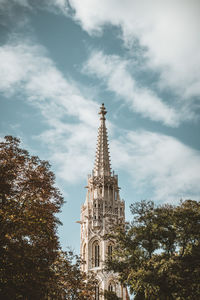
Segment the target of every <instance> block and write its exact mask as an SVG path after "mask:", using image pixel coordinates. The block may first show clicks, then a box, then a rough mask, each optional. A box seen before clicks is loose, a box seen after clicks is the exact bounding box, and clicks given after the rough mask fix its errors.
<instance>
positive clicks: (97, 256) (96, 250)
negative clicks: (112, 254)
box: [93, 241, 100, 267]
mask: <svg viewBox="0 0 200 300" xmlns="http://www.w3.org/2000/svg"><path fill="white" fill-rule="evenodd" d="M99 262H100V253H99V243H98V242H97V241H95V242H94V243H93V265H94V267H99Z"/></svg>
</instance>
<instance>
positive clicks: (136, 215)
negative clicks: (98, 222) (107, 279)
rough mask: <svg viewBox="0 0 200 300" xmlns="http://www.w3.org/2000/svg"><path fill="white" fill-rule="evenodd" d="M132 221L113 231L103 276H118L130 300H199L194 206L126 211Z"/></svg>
mask: <svg viewBox="0 0 200 300" xmlns="http://www.w3.org/2000/svg"><path fill="white" fill-rule="evenodd" d="M131 212H132V214H133V221H132V222H131V223H129V224H127V225H126V226H118V227H117V228H115V230H114V231H113V232H114V233H113V234H112V235H110V236H108V237H107V238H111V239H114V240H115V244H116V246H115V249H114V251H113V257H112V260H108V262H107V268H108V270H113V271H115V272H118V273H119V276H120V280H121V282H122V283H124V284H127V285H128V286H129V287H130V290H131V292H132V293H134V295H135V299H138V300H139V299H152V300H154V299H155V300H157V299H160V300H162V299H163V300H164V299H167V300H173V299H180V300H181V299H188V300H189V299H191V300H192V299H195V300H197V299H200V203H199V202H197V201H193V200H186V201H183V202H181V203H180V204H179V205H178V206H172V205H163V206H155V204H154V203H153V202H151V201H149V202H146V201H141V202H139V203H134V204H132V205H131Z"/></svg>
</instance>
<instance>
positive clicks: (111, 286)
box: [108, 283, 113, 292]
mask: <svg viewBox="0 0 200 300" xmlns="http://www.w3.org/2000/svg"><path fill="white" fill-rule="evenodd" d="M108 291H109V292H113V285H112V283H110V284H109V286H108Z"/></svg>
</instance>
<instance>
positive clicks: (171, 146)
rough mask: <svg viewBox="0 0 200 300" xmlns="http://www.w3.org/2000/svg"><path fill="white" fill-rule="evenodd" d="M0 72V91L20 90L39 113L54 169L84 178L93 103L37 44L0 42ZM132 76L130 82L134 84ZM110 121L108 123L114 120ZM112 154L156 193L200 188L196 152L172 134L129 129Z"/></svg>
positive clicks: (70, 178)
mask: <svg viewBox="0 0 200 300" xmlns="http://www.w3.org/2000/svg"><path fill="white" fill-rule="evenodd" d="M104 67H105V66H104V65H103V64H102V65H101V68H102V69H101V70H100V72H102V73H103V74H104V75H105V74H107V75H106V76H108V75H109V72H110V70H111V69H112V68H111V67H112V65H110V64H109V63H107V68H105V69H104ZM110 68H111V69H110ZM121 69H122V70H123V65H122V66H121ZM106 72H107V73H106ZM0 73H1V74H3V76H2V80H1V81H0V91H1V92H3V93H4V94H5V95H8V92H9V93H12V94H13V95H15V93H18V92H20V93H21V95H22V96H24V97H22V98H26V99H27V101H29V103H30V104H31V105H34V106H36V107H37V108H38V109H39V110H40V112H41V113H42V115H43V118H44V120H45V122H46V123H47V125H48V128H49V129H48V130H46V131H45V132H43V133H41V135H40V136H39V138H40V141H44V142H45V143H46V144H45V147H48V149H49V153H50V161H51V163H53V164H54V166H56V174H57V175H58V176H60V178H62V179H63V180H66V181H67V182H71V183H72V182H77V181H79V180H80V179H82V178H85V175H86V174H87V173H89V172H90V171H91V169H92V167H93V165H92V162H93V161H94V153H95V145H94V141H95V140H96V134H97V127H98V119H97V111H98V105H97V103H95V102H93V101H92V100H91V99H89V98H87V97H84V96H83V95H82V94H81V93H80V90H79V88H78V87H77V85H76V84H75V83H74V82H73V81H69V79H68V80H67V79H66V78H65V77H64V76H63V75H62V73H61V72H60V71H59V70H58V69H57V68H56V66H55V64H54V63H53V62H52V60H51V59H50V58H49V57H48V55H47V53H46V51H45V49H44V48H42V47H40V46H39V45H34V46H33V45H32V44H30V43H18V44H9V45H5V46H2V47H0ZM125 75H126V74H125ZM131 80H132V79H131ZM131 80H130V83H129V84H130V86H131V85H132V84H133V86H134V83H131V82H132V81H131ZM110 85H111V86H112V82H111V83H110ZM127 88H128V87H126V89H127ZM126 89H124V91H123V93H125V91H126ZM121 93H122V92H121ZM10 101H11V100H10ZM13 101H14V100H13ZM69 117H73V122H69ZM108 125H109V127H111V128H112V124H109V123H108ZM109 133H110V131H109ZM111 154H112V161H113V162H114V163H115V167H116V168H121V169H123V170H127V172H128V174H129V175H131V177H132V179H133V184H135V188H137V189H141V190H142V188H144V186H152V187H153V189H154V190H155V195H154V196H155V197H154V199H161V200H166V201H167V200H169V199H178V198H180V197H187V196H188V197H190V196H191V198H194V197H196V196H197V194H199V192H200V191H199V179H200V178H199V176H200V175H199V174H200V172H199V165H200V155H199V152H197V151H194V150H192V149H190V148H189V147H187V146H185V145H183V144H182V143H180V142H179V141H177V140H176V139H174V138H172V137H168V136H164V135H160V134H156V133H150V132H146V131H142V132H128V133H127V134H122V135H121V136H119V137H118V139H117V140H114V141H113V142H112V143H111Z"/></svg>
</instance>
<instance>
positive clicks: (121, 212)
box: [120, 207, 123, 216]
mask: <svg viewBox="0 0 200 300" xmlns="http://www.w3.org/2000/svg"><path fill="white" fill-rule="evenodd" d="M122 212H123V210H122V207H120V216H122Z"/></svg>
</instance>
